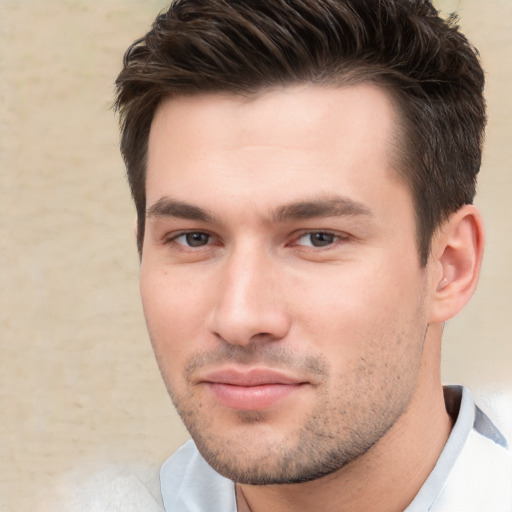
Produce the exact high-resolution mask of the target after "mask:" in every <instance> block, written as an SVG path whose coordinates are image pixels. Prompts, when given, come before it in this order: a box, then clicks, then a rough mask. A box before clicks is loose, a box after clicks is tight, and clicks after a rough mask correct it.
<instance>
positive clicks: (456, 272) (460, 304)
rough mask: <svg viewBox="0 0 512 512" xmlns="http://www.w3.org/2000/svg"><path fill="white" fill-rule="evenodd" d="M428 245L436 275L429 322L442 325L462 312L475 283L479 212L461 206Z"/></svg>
mask: <svg viewBox="0 0 512 512" xmlns="http://www.w3.org/2000/svg"><path fill="white" fill-rule="evenodd" d="M432 243H433V247H432V257H433V258H434V265H435V268H436V271H435V272H434V275H433V279H434V282H433V297H432V303H431V310H430V322H431V323H442V322H446V321H447V320H449V319H450V318H453V317H454V316H455V315H457V313H459V312H460V311H461V310H462V309H463V308H464V306H465V305H466V304H467V302H468V301H469V299H470V298H471V296H472V295H473V293H474V291H475V288H476V285H477V283H478V277H479V275H480V267H481V264H482V256H483V249H484V232H483V225H482V218H481V216H480V212H479V211H478V210H477V208H476V207H475V206H473V205H464V206H463V207H462V208H460V209H459V210H458V211H457V212H455V213H454V214H452V215H451V216H450V218H449V219H448V220H447V221H446V222H445V223H444V224H443V225H442V226H441V228H440V229H439V232H438V234H437V235H436V237H435V238H434V240H433V242H432Z"/></svg>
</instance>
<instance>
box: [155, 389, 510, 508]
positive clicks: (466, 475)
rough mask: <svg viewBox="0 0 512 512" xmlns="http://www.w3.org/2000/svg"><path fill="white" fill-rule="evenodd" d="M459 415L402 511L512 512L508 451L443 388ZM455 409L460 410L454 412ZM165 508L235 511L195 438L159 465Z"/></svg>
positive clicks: (464, 401)
mask: <svg viewBox="0 0 512 512" xmlns="http://www.w3.org/2000/svg"><path fill="white" fill-rule="evenodd" d="M445 401H446V407H447V410H448V412H449V413H450V414H451V415H452V416H453V417H456V418H457V420H456V422H455V425H454V427H453V429H452V432H451V434H450V436H449V438H448V441H447V442H446V445H445V447H444V449H443V451H442V452H441V455H440V456H439V459H438V461H437V464H436V466H435V467H434V469H433V470H432V473H430V475H429V477H428V478H427V480H426V481H425V483H424V484H423V486H422V487H421V489H420V491H419V492H418V494H417V495H416V497H415V498H414V500H413V501H412V503H411V504H410V505H409V506H408V507H407V508H406V510H405V511H404V512H427V511H428V512H512V455H511V454H510V452H509V451H508V450H507V449H506V447H507V443H506V441H505V439H504V437H503V436H502V435H501V433H500V432H499V430H498V429H497V428H496V427H495V426H494V424H493V423H492V422H491V420H490V419H489V418H488V417H487V416H486V415H485V414H484V413H483V412H482V411H481V410H480V409H479V408H478V407H477V406H476V405H475V403H474V401H473V397H472V396H471V393H470V391H469V390H468V389H467V388H464V387H462V386H448V387H446V388H445ZM457 410H458V412H457ZM160 479H161V489H162V496H163V501H164V507H165V510H166V512H237V506H236V498H235V486H234V483H233V482H232V481H231V480H228V479H227V478H225V477H223V476H221V475H220V474H219V473H217V472H216V471H215V470H214V469H213V468H212V467H211V466H209V465H208V463H207V462H206V461H205V460H204V459H203V457H202V456H201V455H200V453H199V452H198V451H197V448H196V446H195V444H194V443H193V441H188V442H187V443H185V444H184V445H183V446H182V447H181V448H180V449H179V450H178V451H177V452H176V453H175V454H174V455H173V456H172V457H170V458H169V459H168V460H167V461H166V462H165V463H164V465H163V466H162V469H161V472H160Z"/></svg>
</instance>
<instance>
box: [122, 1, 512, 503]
mask: <svg viewBox="0 0 512 512" xmlns="http://www.w3.org/2000/svg"><path fill="white" fill-rule="evenodd" d="M483 82H484V78H483V72H482V69H481V67H480V64H479V62H478V59H477V56H476V54H475V50H474V49H473V48H472V47H471V45H470V44H469V43H468V42H467V40H466V39H465V37H464V36H463V35H462V34H461V33H460V32H459V31H458V29H457V27H456V26H455V25H454V23H453V21H450V22H445V21H443V20H441V19H440V18H439V17H438V15H437V13H436V11H435V9H434V8H433V7H432V6H431V5H430V3H429V2H428V1H426V0H424V1H416V0H367V1H365V2H360V1H358V0H315V1H312V0H251V1H249V0H245V1H242V0H178V1H176V2H174V3H173V4H172V5H171V7H170V8H169V10H168V11H167V12H166V13H164V14H162V15H160V16H159V17H158V18H157V20H156V21H155V23H154V25H153V28H152V30H151V31H150V32H149V33H148V34H147V35H146V36H145V37H144V38H142V39H141V40H139V41H137V42H136V43H134V45H132V47H131V48H130V49H129V50H128V52H127V54H126V56H125V62H124V69H123V70H122V72H121V74H120V75H119V77H118V80H117V88H118V90H117V103H116V106H117V108H118V110H119V111H120V114H121V127H122V142H121V149H122V153H123V156H124V158H125V162H126V165H127V171H128V178H129V182H130V185H131V190H132V194H133V197H134V200H135V204H136V208H137V213H138V231H137V239H138V247H139V251H140V254H141V294H142V301H143V307H144V312H145V316H146V320H147V325H148V330H149V333H150V337H151V340H152V344H153V347H154V350H155V354H156V357H157V360H158V364H159V366H160V369H161V372H162V375H163V378H164V381H165V383H166V385H167V387H168V390H169V393H170V395H171V398H172V400H173V402H174V404H175V406H176V408H177V410H178V412H179V413H180V415H181V417H182V419H183V421H184V423H185V425H186V427H187V429H188V430H189V431H190V434H191V436H192V439H193V441H190V442H189V443H187V444H186V445H185V446H184V447H182V448H181V449H180V450H179V451H178V452H177V453H176V454H175V455H174V456H172V457H171V458H170V459H169V460H168V461H167V462H166V463H165V464H164V466H163V468H162V473H161V479H162V493H163V499H164V505H165V507H166V510H168V511H171V510H172V511H189V510H190V511H217V510H219V511H235V510H238V511H240V512H242V511H253V512H260V511H270V510H271V511H273V512H284V511H315V512H321V511H351V512H355V511H379V512H387V511H402V510H407V511H411V512H412V511H420V510H421V511H423V510H431V511H435V512H439V511H459V510H460V511H477V510H478V511H484V510H485V511H489V510H493V511H510V510H512V491H511V485H510V482H511V481H512V479H511V477H512V469H511V468H512V464H511V462H510V456H509V454H508V452H507V451H506V449H505V446H506V441H505V440H504V438H503V436H502V435H501V434H500V433H499V431H498V430H497V429H496V427H494V425H493V424H492V423H491V421H490V420H489V419H488V418H487V417H486V416H485V415H484V414H483V413H482V412H481V411H480V409H478V408H476V406H475V405H474V403H473V401H472V398H471V395H470V393H469V391H468V390H467V389H465V388H461V387H453V388H446V389H444V390H443V387H442V385H441V380H440V350H441V337H442V330H443V324H444V322H445V321H447V320H448V319H450V318H452V317H453V316H454V315H456V314H457V313H458V312H459V311H460V310H461V309H462V308H463V307H464V305H465V304H466V303H467V301H468V300H469V299H470V297H471V295H472V293H473V291H474V289H475V287H476V283H477V280H478V274H479V269H480V264H481V259H482V251H483V230H482V221H481V218H480V215H479V213H478V211H477V209H476V208H475V207H474V206H472V204H471V203H472V200H473V196H474V192H475V183H476V175H477V173H478V170H479V167H480V158H481V146H482V138H483V130H484V125H485V106H484V100H483V96H482V91H483Z"/></svg>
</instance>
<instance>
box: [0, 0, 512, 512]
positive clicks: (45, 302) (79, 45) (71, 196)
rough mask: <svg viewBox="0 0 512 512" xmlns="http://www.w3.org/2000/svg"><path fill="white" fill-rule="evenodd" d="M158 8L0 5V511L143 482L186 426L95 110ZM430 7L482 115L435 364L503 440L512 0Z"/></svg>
mask: <svg viewBox="0 0 512 512" xmlns="http://www.w3.org/2000/svg"><path fill="white" fill-rule="evenodd" d="M164 4H165V2H164V1H163V0H108V1H100V0H0V337H1V353H0V357H1V361H0V365H1V366H0V371H1V374H0V379H1V380H0V406H1V410H0V414H1V419H0V434H1V454H0V455H1V467H0V485H1V487H0V509H1V510H2V511H3V510H5V511H16V512H20V511H24V510H27V511H28V510H30V511H31V512H34V511H56V510H71V509H73V510H89V511H90V510H107V509H108V507H107V508H105V507H104V506H103V505H100V504H98V503H97V504H96V505H95V506H92V505H89V506H85V505H83V506H82V508H80V503H81V500H82V498H81V495H80V492H81V491H79V490H74V489H75V488H78V489H80V488H83V487H84V486H85V487H88V488H93V487H94V482H95V480H94V478H95V475H97V474H98V473H99V474H102V475H104V476H105V475H107V478H106V480H107V481H110V482H112V481H113V480H114V479H115V475H117V474H119V472H122V471H125V470H126V469H128V470H130V471H131V470H132V469H133V470H134V471H135V472H136V473H137V474H138V475H139V478H141V479H142V480H145V479H146V480H148V481H150V480H151V479H152V477H154V474H155V471H156V468H157V467H158V465H159V464H160V463H161V461H162V460H163V459H164V458H166V457H167V456H168V454H170V453H171V452H172V451H173V450H174V449H175V448H176V447H177V446H178V445H179V444H181V442H182V441H183V440H184V439H185V438H186V433H185V432H184V430H183V428H182V427H181V425H180V423H179V421H178V420H177V418H176V416H175V414H174V412H173V411H172V408H171V405H170V401H169V399H168V398H167V395H166V392H165V390H164V387H163V385H162V384H161V382H160V377H159V375H158V370H157V368H156V365H155V363H154V361H153V356H152V353H151V350H150V346H149V342H148V340H147V336H146V332H145V327H144V322H143V318H142V314H141V308H140V305H139V300H138V290H137V271H138V270H137V266H138V262H137V255H136V251H135V244H134V241H133V235H132V231H133V223H134V211H133V208H132V205H131V203H130V198H129V193H128V189H127V186H126V184H125V180H124V176H123V172H124V170H123V166H122V162H121V159H120V157H119V155H118V151H117V137H118V135H117V124H116V121H115V119H114V116H113V114H112V112H111V111H110V110H109V107H110V104H111V102H112V92H113V87H112V82H113V80H114V79H115V76H116V74H117V72H118V70H119V69H120V63H121V57H122V53H123V52H124V49H125V48H126V47H127V46H128V44H129V43H130V42H131V41H132V40H133V39H135V38H136V37H137V36H139V35H142V34H143V33H144V32H145V31H146V30H147V29H148V28H149V24H150V23H151V21H152V19H153V17H154V16H155V15H156V13H157V12H158V11H159V10H160V9H161V8H162V7H163V6H164ZM437 5H438V6H439V7H440V8H442V9H443V10H446V11H447V10H451V9H458V10H459V11H460V15H461V20H462V25H463V27H464V29H465V31H466V33H467V34H468V36H469V38H470V39H471V40H472V41H473V42H474V43H475V44H476V45H477V47H478V48H479V49H480V51H481V54H482V58H483V61H484V65H485V67H486V69H487V73H488V88H487V96H488V102H489V116H490V122H489V130H488V140H487V146H486V154H485V160H484V166H483V170H482V178H481V182H480V192H479V199H478V204H479V206H480V207H481V209H482V210H483V213H484V217H485V220H486V224H487V230H488V249H487V254H486V261H485V266H484V271H483V276H482V279H481V285H480V288H479V290H478V292H477V295H476V297H475V299H474V301H473V303H472V305H471V306H470V307H469V308H468V309H467V311H466V312H465V313H464V314H462V315H461V316H460V317H459V318H457V319H456V320H455V321H453V322H452V323H451V324H450V325H448V327H447V329H446V340H445V350H444V363H443V364H444V369H443V375H444V379H445V380H446V381H449V382H462V383H465V384H467V385H469V386H470V387H471V388H472V389H473V390H474V391H475V394H476V395H477V396H478V397H479V398H480V400H481V401H483V403H484V405H485V406H486V407H487V409H489V408H491V409H492V408H494V409H496V412H495V413H493V414H494V416H496V417H497V420H498V423H499V424H500V425H501V427H502V428H503V429H504V430H505V431H506V432H507V433H508V435H509V437H512V435H511V434H512V405H511V403H510V402H511V396H512V324H511V322H510V317H511V313H512V307H511V306H512V292H511V290H512V272H511V263H512V237H511V236H510V234H511V233H512V213H511V207H510V193H511V192H512V164H511V162H512V149H511V148H512V137H511V135H512V128H511V123H512V100H511V99H510V83H511V81H512V2H511V1H510V0H460V1H456V0H453V1H441V0H439V1H438V2H437ZM105 471H107V473H105ZM109 471H110V473H108V472H109ZM109 475H110V476H111V477H112V479H111V480H109V478H110V476H109ZM104 480H105V478H104ZM70 497H71V498H70ZM82 497H83V496H82ZM66 499H67V500H69V499H71V501H72V502H73V503H74V508H73V507H71V506H70V505H69V503H68V504H67V505H64V503H65V500H66ZM84 500H85V498H84ZM89 500H90V497H89ZM84 502H85V501H84ZM95 507H96V508H95ZM102 507H103V508H102ZM110 510H118V509H117V508H115V509H114V508H111V509H110ZM125 510H126V511H127V512H128V509H125ZM130 510H131V509H130Z"/></svg>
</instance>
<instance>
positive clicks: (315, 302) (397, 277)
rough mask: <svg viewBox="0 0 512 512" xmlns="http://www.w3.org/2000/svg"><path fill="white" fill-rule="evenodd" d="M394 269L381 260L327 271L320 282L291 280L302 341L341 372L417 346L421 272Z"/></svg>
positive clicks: (396, 266)
mask: <svg viewBox="0 0 512 512" xmlns="http://www.w3.org/2000/svg"><path fill="white" fill-rule="evenodd" d="M399 263H400V264H397V263H395V262H393V261H390V262H387V264H384V263H383V262H382V260H381V262H380V263H379V264H378V265H375V266H373V267H372V266H371V265H370V264H367V265H363V266H360V265H352V266H350V268H349V266H347V267H346V268H342V267H340V268H337V269H333V270H334V271H333V272H332V273H331V275H330V276H326V277H325V278H324V279H321V280H318V279H306V280H303V282H302V283H300V282H299V280H297V282H296V283H295V287H296V290H297V293H296V297H300V302H298V309H300V311H301V313H300V314H299V315H298V317H300V318H302V329H304V330H305V331H307V335H305V336H304V337H305V338H306V339H314V340H316V341H315V344H316V347H317V348H318V349H320V350H322V351H324V352H325V353H326V354H328V356H329V357H331V358H333V359H335V360H336V364H338V365H341V367H342V368H350V367H357V366H358V365H359V361H360V359H361V358H364V357H366V355H365V354H366V353H367V352H368V357H370V354H369V353H370V352H371V354H372V357H377V355H376V353H379V352H381V351H382V354H381V357H384V358H386V357H390V353H393V352H395V350H397V349H399V346H402V345H403V344H404V343H407V342H408V341H410V343H413V344H417V343H419V342H418V337H420V338H422V332H423V330H424V325H423V324H425V325H426V319H425V318H423V312H422V311H423V300H422V293H423V286H422V278H421V274H420V272H421V271H420V270H419V268H418V267H417V265H416V266H414V267H413V266H412V265H409V268H407V267H404V266H403V265H402V263H403V262H399ZM403 348H404V347H401V349H403Z"/></svg>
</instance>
